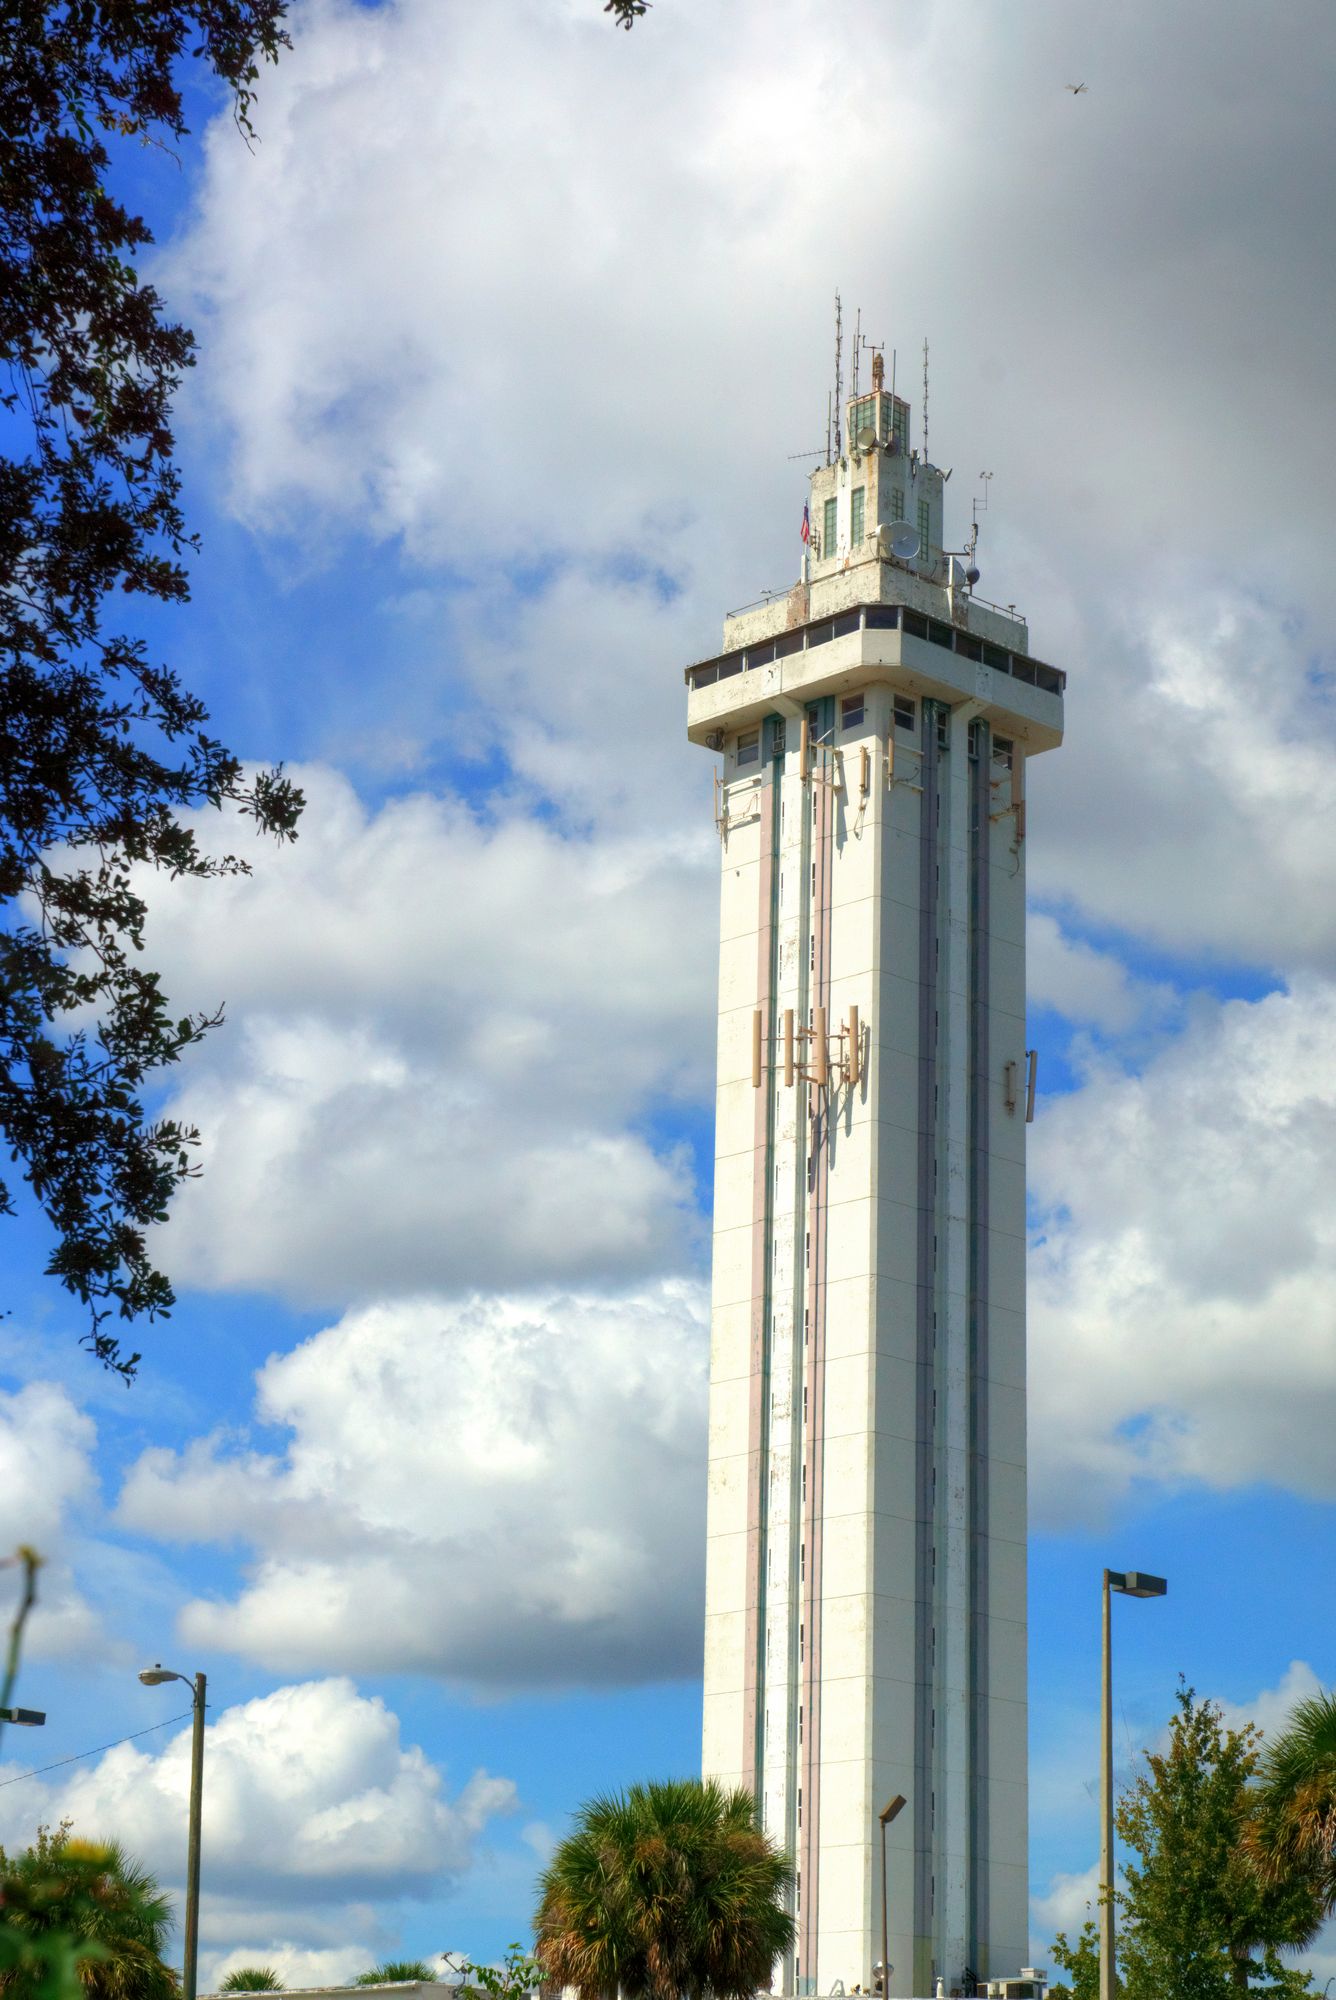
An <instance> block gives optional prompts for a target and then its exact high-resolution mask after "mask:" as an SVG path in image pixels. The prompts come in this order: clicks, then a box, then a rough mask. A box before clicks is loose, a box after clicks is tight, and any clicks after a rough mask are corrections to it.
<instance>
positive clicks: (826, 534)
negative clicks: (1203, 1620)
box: [821, 494, 836, 556]
mask: <svg viewBox="0 0 1336 2000" xmlns="http://www.w3.org/2000/svg"><path fill="white" fill-rule="evenodd" d="M835 508H836V501H835V497H834V495H833V494H832V495H831V497H830V499H829V500H827V502H826V504H825V506H824V508H823V509H822V511H821V553H822V555H823V556H833V555H834V553H835Z"/></svg>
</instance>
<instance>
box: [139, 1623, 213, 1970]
mask: <svg viewBox="0 0 1336 2000" xmlns="http://www.w3.org/2000/svg"><path fill="white" fill-rule="evenodd" d="M139 1678H140V1680H141V1681H142V1682H143V1683H144V1686H145V1687H161V1686H162V1683H163V1682H164V1681H184V1682H185V1684H186V1686H187V1687H188V1688H189V1689H190V1690H191V1693H192V1695H193V1704H192V1705H193V1710H194V1714H193V1719H192V1727H191V1735H190V1819H189V1830H188V1833H187V1839H186V1923H185V1951H184V1958H185V1963H184V1965H183V1966H182V1978H181V1992H182V2000H195V1986H196V1971H197V1967H198V1963H199V1850H200V1825H201V1821H202V1818H203V1810H204V1710H205V1699H204V1697H205V1690H206V1688H207V1686H208V1681H207V1678H206V1677H205V1675H203V1674H196V1675H195V1677H194V1679H193V1680H192V1679H191V1677H190V1675H189V1674H177V1673H172V1672H171V1671H170V1670H169V1669H168V1668H166V1667H164V1666H163V1665H162V1664H161V1663H159V1664H158V1665H157V1666H153V1667H146V1668H145V1669H144V1671H143V1673H142V1674H141V1675H140V1676H139Z"/></svg>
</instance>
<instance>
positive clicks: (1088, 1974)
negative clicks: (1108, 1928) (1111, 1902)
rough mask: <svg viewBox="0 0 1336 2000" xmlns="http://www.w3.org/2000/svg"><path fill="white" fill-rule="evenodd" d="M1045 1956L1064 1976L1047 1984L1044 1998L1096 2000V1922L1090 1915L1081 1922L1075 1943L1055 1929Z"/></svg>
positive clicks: (1097, 1961)
mask: <svg viewBox="0 0 1336 2000" xmlns="http://www.w3.org/2000/svg"><path fill="white" fill-rule="evenodd" d="M1048 1955H1049V1957H1050V1958H1051V1959H1052V1961H1053V1963H1054V1964H1055V1965H1057V1966H1060V1967H1061V1968H1062V1970H1063V1971H1064V1972H1065V1973H1066V1974H1067V1975H1068V1978H1067V1980H1066V1981H1065V1982H1062V1981H1059V1982H1058V1983H1057V1984H1056V1985H1051V1986H1050V1987H1049V1989H1048V2000H1099V1925H1098V1924H1097V1923H1096V1922H1095V1919H1094V1918H1093V1917H1088V1918H1087V1919H1086V1921H1085V1923H1083V1924H1082V1926H1081V1935H1080V1936H1079V1937H1078V1938H1077V1940H1076V1942H1075V1944H1073V1943H1071V1941H1070V1940H1069V1938H1068V1936H1067V1933H1066V1931H1059V1932H1058V1935H1057V1937H1056V1938H1055V1939H1054V1941H1053V1943H1052V1944H1051V1945H1050V1946H1049V1948H1048Z"/></svg>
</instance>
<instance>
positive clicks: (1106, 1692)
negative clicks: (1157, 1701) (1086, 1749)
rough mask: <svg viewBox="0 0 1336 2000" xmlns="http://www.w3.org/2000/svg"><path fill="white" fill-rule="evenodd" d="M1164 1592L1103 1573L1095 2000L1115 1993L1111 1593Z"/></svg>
mask: <svg viewBox="0 0 1336 2000" xmlns="http://www.w3.org/2000/svg"><path fill="white" fill-rule="evenodd" d="M1168 1588H1169V1586H1168V1584H1167V1583H1166V1582H1165V1580H1164V1578H1163V1577H1162V1576H1147V1575H1146V1574H1145V1572H1144V1571H1143V1570H1135V1569H1129V1570H1117V1569H1106V1570H1105V1572H1104V1587H1103V1610H1104V1633H1103V1646H1102V1648H1101V1669H1102V1671H1101V1674H1100V1710H1099V1752H1100V1758H1099V1766H1100V1768H1099V1879H1100V1893H1101V1896H1102V1898H1103V1900H1102V1901H1101V1903H1100V1908H1099V2000H1114V1993H1115V1991H1116V1990H1117V1989H1116V1973H1115V1965H1114V1937H1113V1673H1112V1654H1113V1649H1112V1646H1111V1644H1110V1623H1111V1621H1110V1616H1109V1611H1110V1605H1111V1602H1112V1593H1113V1592H1114V1591H1115V1590H1116V1591H1117V1592H1118V1594H1119V1596H1120V1597H1163V1596H1164V1595H1165V1593H1166V1592H1167V1591H1168Z"/></svg>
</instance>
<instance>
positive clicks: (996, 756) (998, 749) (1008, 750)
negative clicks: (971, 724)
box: [993, 736, 1013, 771]
mask: <svg viewBox="0 0 1336 2000" xmlns="http://www.w3.org/2000/svg"><path fill="white" fill-rule="evenodd" d="M1012 754H1013V746H1012V741H1011V738H1010V737H1009V736H995V737H994V738H993V762H994V763H995V764H1003V765H1005V766H1006V768H1007V770H1008V771H1009V770H1010V769H1011V760H1012Z"/></svg>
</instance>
